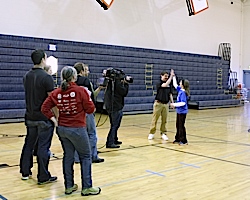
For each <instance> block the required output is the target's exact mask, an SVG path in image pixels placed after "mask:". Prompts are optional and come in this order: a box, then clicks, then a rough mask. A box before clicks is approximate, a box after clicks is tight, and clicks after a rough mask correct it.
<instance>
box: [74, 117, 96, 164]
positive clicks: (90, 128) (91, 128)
mask: <svg viewBox="0 0 250 200" xmlns="http://www.w3.org/2000/svg"><path fill="white" fill-rule="evenodd" d="M86 125H87V132H88V136H89V143H90V147H91V153H92V160H97V159H98V154H97V133H96V124H95V115H94V113H91V114H86ZM75 162H79V156H78V154H77V152H75Z"/></svg>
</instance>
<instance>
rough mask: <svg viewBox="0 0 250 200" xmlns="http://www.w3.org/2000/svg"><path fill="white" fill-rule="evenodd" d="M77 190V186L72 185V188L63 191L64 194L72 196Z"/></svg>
mask: <svg viewBox="0 0 250 200" xmlns="http://www.w3.org/2000/svg"><path fill="white" fill-rule="evenodd" d="M77 189H78V185H77V184H74V185H73V187H71V188H67V189H65V194H72V192H75V191H76V190H77Z"/></svg>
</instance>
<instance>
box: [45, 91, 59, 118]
mask: <svg viewBox="0 0 250 200" xmlns="http://www.w3.org/2000/svg"><path fill="white" fill-rule="evenodd" d="M47 94H48V96H50V94H51V92H47ZM51 110H52V112H53V113H54V115H55V118H56V119H58V117H59V111H58V108H57V107H56V106H55V107H53V108H52V109H51Z"/></svg>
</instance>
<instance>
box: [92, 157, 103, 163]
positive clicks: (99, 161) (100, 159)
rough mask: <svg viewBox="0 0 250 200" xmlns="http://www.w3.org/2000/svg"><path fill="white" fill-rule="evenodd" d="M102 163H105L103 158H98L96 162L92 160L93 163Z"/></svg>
mask: <svg viewBox="0 0 250 200" xmlns="http://www.w3.org/2000/svg"><path fill="white" fill-rule="evenodd" d="M101 162H104V159H103V158H97V159H95V160H92V163H101Z"/></svg>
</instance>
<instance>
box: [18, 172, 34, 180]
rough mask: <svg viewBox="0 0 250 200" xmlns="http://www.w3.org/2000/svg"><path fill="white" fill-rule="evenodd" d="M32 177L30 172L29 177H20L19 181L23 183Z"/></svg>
mask: <svg viewBox="0 0 250 200" xmlns="http://www.w3.org/2000/svg"><path fill="white" fill-rule="evenodd" d="M31 177H32V172H30V174H29V176H22V177H21V179H22V180H23V181H26V180H29V179H30V178H31Z"/></svg>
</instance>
